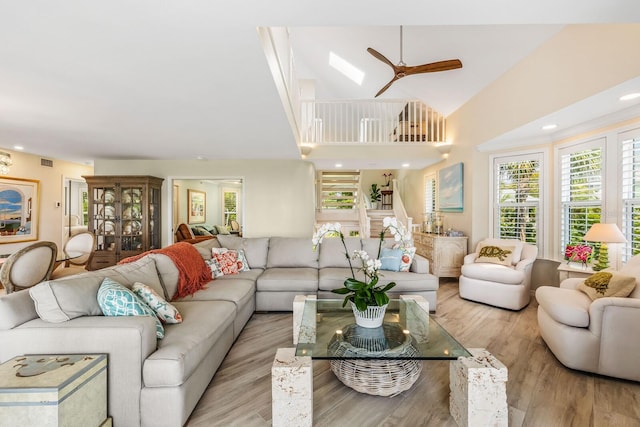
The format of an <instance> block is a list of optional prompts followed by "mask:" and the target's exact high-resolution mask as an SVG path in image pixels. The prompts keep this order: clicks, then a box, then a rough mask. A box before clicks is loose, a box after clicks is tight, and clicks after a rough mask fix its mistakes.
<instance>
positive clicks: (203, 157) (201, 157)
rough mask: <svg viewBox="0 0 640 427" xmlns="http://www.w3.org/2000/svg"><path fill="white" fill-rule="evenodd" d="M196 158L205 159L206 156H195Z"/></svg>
mask: <svg viewBox="0 0 640 427" xmlns="http://www.w3.org/2000/svg"><path fill="white" fill-rule="evenodd" d="M196 160H207V158H206V157H205V156H200V155H198V156H196Z"/></svg>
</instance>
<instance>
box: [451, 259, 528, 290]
mask: <svg viewBox="0 0 640 427" xmlns="http://www.w3.org/2000/svg"><path fill="white" fill-rule="evenodd" d="M461 271H462V275H463V276H464V277H468V278H470V279H476V280H485V281H487V282H498V283H502V284H506V285H521V284H522V282H523V281H524V279H525V273H524V272H523V271H520V270H515V269H513V268H512V267H511V266H508V267H507V266H505V265H500V264H491V263H486V262H479V263H471V264H464V265H463V266H462V269H461Z"/></svg>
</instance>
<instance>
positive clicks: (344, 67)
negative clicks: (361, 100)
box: [329, 52, 364, 86]
mask: <svg viewBox="0 0 640 427" xmlns="http://www.w3.org/2000/svg"><path fill="white" fill-rule="evenodd" d="M329 65H331V66H332V67H333V68H335V69H336V70H338V71H340V72H341V73H342V74H344V75H345V76H347V77H348V78H349V79H351V80H353V81H354V82H355V83H357V84H358V85H360V86H362V80H364V71H361V70H359V69H358V68H356V67H354V66H353V64H351V63H350V62H349V61H347V60H345V59H344V58H341V57H340V56H338V55H336V54H335V53H333V52H329Z"/></svg>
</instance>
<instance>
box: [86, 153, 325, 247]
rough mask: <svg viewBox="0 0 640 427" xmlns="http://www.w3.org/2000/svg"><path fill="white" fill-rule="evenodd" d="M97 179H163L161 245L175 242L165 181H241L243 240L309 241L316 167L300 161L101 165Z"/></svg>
mask: <svg viewBox="0 0 640 427" xmlns="http://www.w3.org/2000/svg"><path fill="white" fill-rule="evenodd" d="M95 173H96V175H129V174H133V175H153V176H157V177H160V178H165V182H164V183H163V193H162V197H163V200H162V225H163V228H162V230H163V233H162V241H163V245H168V244H169V243H170V242H171V241H172V231H171V225H170V221H169V215H170V213H171V188H169V187H170V186H171V184H170V182H167V180H172V179H174V178H176V179H194V178H224V177H235V178H238V177H239V178H242V179H243V182H244V200H243V201H242V206H243V211H244V224H242V226H243V235H244V236H246V237H259V236H285V237H311V235H312V234H313V226H314V214H315V210H314V209H315V202H314V182H315V171H314V168H313V165H312V164H311V163H309V162H306V161H302V160H98V161H96V164H95Z"/></svg>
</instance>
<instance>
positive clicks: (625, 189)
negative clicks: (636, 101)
mask: <svg viewBox="0 0 640 427" xmlns="http://www.w3.org/2000/svg"><path fill="white" fill-rule="evenodd" d="M620 141H621V144H620V151H621V155H620V158H621V160H622V169H621V174H622V179H621V182H622V206H623V207H622V233H623V234H624V236H625V238H626V239H627V243H625V245H624V250H623V253H622V261H623V262H627V261H628V260H629V259H630V258H631V257H632V256H634V255H637V254H638V253H640V129H636V130H633V131H629V132H625V133H622V134H620Z"/></svg>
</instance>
